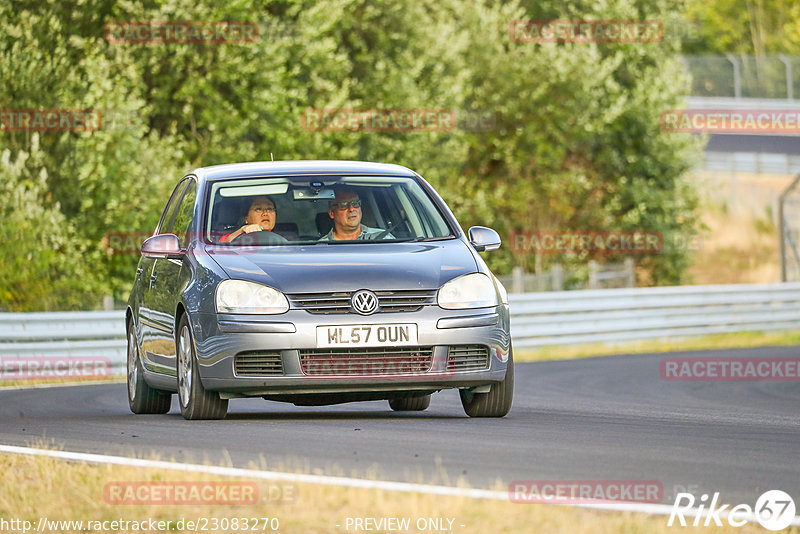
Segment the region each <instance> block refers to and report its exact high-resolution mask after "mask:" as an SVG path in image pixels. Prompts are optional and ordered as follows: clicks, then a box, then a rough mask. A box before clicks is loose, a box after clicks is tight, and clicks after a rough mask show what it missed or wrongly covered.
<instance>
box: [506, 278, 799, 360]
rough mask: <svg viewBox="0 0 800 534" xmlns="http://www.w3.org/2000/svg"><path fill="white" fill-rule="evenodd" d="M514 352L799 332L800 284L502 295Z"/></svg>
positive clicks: (648, 288) (649, 288)
mask: <svg viewBox="0 0 800 534" xmlns="http://www.w3.org/2000/svg"><path fill="white" fill-rule="evenodd" d="M509 301H510V305H511V338H512V339H513V340H514V346H515V347H516V348H522V347H540V346H547V345H573V344H580V343H593V342H605V343H615V344H618V343H624V342H627V341H641V340H657V339H669V338H678V337H691V336H700V335H708V334H718V333H726V332H748V331H767V330H794V329H800V283H788V284H767V285H761V284H757V285H719V286H676V287H647V288H635V289H601V290H588V291H561V292H552V293H530V294H524V295H509Z"/></svg>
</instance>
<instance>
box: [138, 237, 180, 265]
mask: <svg viewBox="0 0 800 534" xmlns="http://www.w3.org/2000/svg"><path fill="white" fill-rule="evenodd" d="M183 255H184V251H183V250H181V243H180V241H179V240H178V236H176V235H175V234H161V235H154V236H153V237H149V238H147V239H145V240H144V243H142V256H145V257H146V258H176V259H177V258H182V257H183Z"/></svg>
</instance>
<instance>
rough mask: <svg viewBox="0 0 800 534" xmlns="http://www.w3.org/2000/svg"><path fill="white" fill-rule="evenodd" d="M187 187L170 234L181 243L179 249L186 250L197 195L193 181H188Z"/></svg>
mask: <svg viewBox="0 0 800 534" xmlns="http://www.w3.org/2000/svg"><path fill="white" fill-rule="evenodd" d="M188 182H189V185H188V186H187V188H186V193H185V194H184V195H183V200H181V207H180V208H179V209H178V214H177V215H176V217H175V224H174V225H173V228H172V233H173V234H175V235H176V236H178V239H179V240H180V242H181V248H186V245H187V244H188V241H189V224H190V223H191V222H192V213H193V212H194V200H195V197H196V195H197V184H196V183H195V181H194V180H192V179H189V180H188Z"/></svg>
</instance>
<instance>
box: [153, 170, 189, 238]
mask: <svg viewBox="0 0 800 534" xmlns="http://www.w3.org/2000/svg"><path fill="white" fill-rule="evenodd" d="M187 184H188V180H181V182H180V183H179V184H178V185H176V186H175V189H174V190H173V191H172V196H170V197H169V202H167V205H166V207H165V208H164V213H163V214H162V215H161V220H160V221H159V223H158V229H157V230H156V233H157V234H171V233H172V225H173V223H174V222H175V213H176V212H177V211H178V206H180V200H181V197H182V196H183V192H184V191H185V190H186V186H187Z"/></svg>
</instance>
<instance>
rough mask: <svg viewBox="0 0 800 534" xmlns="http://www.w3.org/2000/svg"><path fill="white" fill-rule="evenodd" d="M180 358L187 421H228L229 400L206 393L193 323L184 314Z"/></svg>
mask: <svg viewBox="0 0 800 534" xmlns="http://www.w3.org/2000/svg"><path fill="white" fill-rule="evenodd" d="M176 345H177V346H176V349H177V351H176V352H177V354H178V403H179V404H180V405H181V415H183V418H184V419H224V418H225V414H226V413H227V412H228V400H227V399H220V398H219V393H217V392H215V391H206V389H205V388H204V387H203V384H202V382H201V381H200V376H199V373H198V369H197V354H195V350H194V342H193V340H192V331H191V329H190V328H189V319H188V317H187V316H186V315H185V314H184V315H183V316H182V317H181V321H180V323H179V325H178V338H177V339H176Z"/></svg>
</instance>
